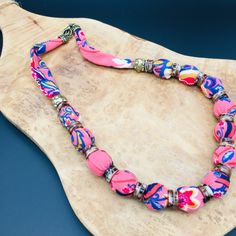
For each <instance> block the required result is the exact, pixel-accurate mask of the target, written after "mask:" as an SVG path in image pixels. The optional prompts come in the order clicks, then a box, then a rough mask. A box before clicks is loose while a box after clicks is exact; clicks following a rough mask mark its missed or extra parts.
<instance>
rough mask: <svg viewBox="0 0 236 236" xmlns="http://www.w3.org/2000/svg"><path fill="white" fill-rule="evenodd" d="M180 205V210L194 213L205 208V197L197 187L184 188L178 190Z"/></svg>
mask: <svg viewBox="0 0 236 236" xmlns="http://www.w3.org/2000/svg"><path fill="white" fill-rule="evenodd" d="M177 193H178V204H177V206H178V207H179V209H180V210H182V211H185V212H188V213H192V212H194V211H196V210H198V209H200V208H202V207H203V206H204V196H203V194H202V192H201V190H200V189H199V188H198V187H195V186H183V187H179V188H177Z"/></svg>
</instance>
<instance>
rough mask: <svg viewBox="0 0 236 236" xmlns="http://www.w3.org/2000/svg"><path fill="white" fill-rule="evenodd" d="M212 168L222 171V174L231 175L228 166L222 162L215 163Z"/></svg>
mask: <svg viewBox="0 0 236 236" xmlns="http://www.w3.org/2000/svg"><path fill="white" fill-rule="evenodd" d="M214 170H218V171H220V172H223V173H224V174H226V175H228V176H229V177H230V176H231V169H230V168H229V167H228V166H226V165H223V164H222V163H219V164H217V165H216V166H215V167H214Z"/></svg>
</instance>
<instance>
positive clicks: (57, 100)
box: [51, 94, 67, 111]
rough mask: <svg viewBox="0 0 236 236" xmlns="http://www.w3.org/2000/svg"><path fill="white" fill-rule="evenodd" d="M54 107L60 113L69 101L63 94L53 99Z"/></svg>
mask: <svg viewBox="0 0 236 236" xmlns="http://www.w3.org/2000/svg"><path fill="white" fill-rule="evenodd" d="M51 101H52V105H53V106H54V107H55V108H56V109H57V110H58V111H59V110H60V109H59V108H61V107H62V106H63V105H64V104H67V99H66V97H64V96H63V95H61V94H58V95H57V96H55V97H53V98H52V99H51Z"/></svg>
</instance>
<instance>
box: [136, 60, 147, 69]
mask: <svg viewBox="0 0 236 236" xmlns="http://www.w3.org/2000/svg"><path fill="white" fill-rule="evenodd" d="M145 61H146V60H145V59H144V58H137V59H135V60H134V69H135V70H136V71H137V72H143V71H144V69H145Z"/></svg>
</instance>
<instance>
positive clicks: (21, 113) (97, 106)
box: [0, 1, 236, 236]
mask: <svg viewBox="0 0 236 236" xmlns="http://www.w3.org/2000/svg"><path fill="white" fill-rule="evenodd" d="M69 23H77V24H79V25H80V26H81V27H82V29H83V30H84V32H85V33H86V35H87V38H88V41H89V43H90V44H91V45H93V46H94V47H96V48H99V49H102V50H103V51H105V52H109V53H112V54H115V55H118V56H120V57H132V58H136V57H144V58H150V59H152V58H154V59H157V58H169V59H171V60H172V61H175V62H178V63H180V64H185V63H190V64H194V65H196V66H198V67H199V69H200V70H202V71H204V72H206V73H208V74H211V75H215V76H218V77H220V78H222V80H223V82H224V85H225V88H226V90H227V91H228V94H229V95H230V97H231V98H232V99H233V100H234V101H236V76H235V75H236V61H233V60H221V59H206V58H196V57H188V56H184V55H181V54H178V53H176V52H173V51H170V50H168V49H166V48H164V47H162V46H160V45H157V44H154V43H152V42H149V41H146V40H143V39H140V38H138V37H135V36H133V35H130V34H129V33H126V32H124V31H122V30H120V29H117V28H115V27H112V26H110V25H107V24H104V23H102V22H99V21H96V20H92V19H86V18H70V19H64V18H52V17H45V16H41V15H37V14H33V13H30V12H28V11H25V10H24V9H22V8H20V7H19V6H17V5H15V4H11V3H10V2H2V1H1V2H0V26H1V29H2V32H3V40H4V41H3V51H2V57H1V60H0V109H1V111H2V113H3V114H4V115H5V116H6V117H7V118H8V119H9V120H10V122H12V123H13V124H14V125H15V126H16V127H18V128H19V129H20V130H21V131H22V132H24V133H25V134H26V135H27V136H28V137H29V138H30V139H32V140H33V141H34V142H35V143H36V144H37V145H38V146H39V147H40V148H41V149H42V150H43V152H44V153H45V154H46V155H47V156H48V158H49V159H50V161H51V162H52V163H53V165H54V166H55V168H56V170H57V171H58V174H59V176H60V179H61V182H62V185H63V187H64V189H65V192H66V195H67V197H68V199H69V202H70V204H71V207H72V208H73V210H74V212H75V214H76V215H77V216H78V218H79V219H80V220H81V222H82V223H83V224H84V225H85V226H86V227H87V228H88V229H89V230H90V231H91V233H93V234H95V235H99V236H101V235H106V236H108V235H135V236H139V235H140V236H141V235H142V236H143V235H206V234H208V235H223V234H225V233H226V232H228V231H230V230H231V229H232V228H234V227H235V226H236V178H235V177H236V173H235V172H233V173H232V178H231V179H232V184H231V188H230V191H229V194H228V195H227V196H225V197H224V198H223V199H220V200H212V201H211V202H209V203H208V204H207V205H206V206H205V208H204V209H201V210H200V211H198V212H196V213H194V214H191V215H188V214H186V213H184V212H181V211H176V210H173V209H168V210H164V211H161V212H153V211H150V210H148V209H147V208H146V207H145V205H144V204H142V203H140V202H138V201H136V200H134V199H132V198H131V199H126V198H122V197H120V196H119V195H117V194H115V193H114V192H112V190H111V189H110V188H109V186H108V184H107V183H106V181H105V180H104V179H103V178H100V177H95V176H94V175H92V174H91V173H90V171H89V170H88V169H87V166H86V163H85V161H84V159H83V158H82V155H80V154H78V153H77V152H76V150H75V149H74V148H73V146H72V144H71V142H70V137H69V135H68V133H67V131H66V130H65V129H63V128H62V126H61V125H60V123H59V121H58V119H57V115H56V111H55V110H54V108H53V107H52V106H51V103H50V101H49V100H47V98H46V97H44V96H43V95H42V94H41V92H40V90H39V89H38V88H37V87H36V84H35V82H34V81H33V79H32V77H31V73H30V67H29V63H30V60H29V50H30V48H31V46H32V45H33V44H35V43H39V42H42V41H45V40H47V39H52V38H55V37H57V36H58V35H59V34H60V33H61V32H62V30H63V29H64V28H65V26H67V24H69ZM44 61H45V62H46V63H47V65H48V66H49V68H51V70H52V73H53V74H54V77H55V78H56V80H57V82H58V85H59V87H60V88H61V90H62V93H63V94H64V95H65V96H66V97H67V98H68V99H69V101H70V102H71V104H73V105H74V106H75V108H76V109H78V110H79V111H80V112H81V114H82V118H83V123H84V125H85V126H86V127H88V128H90V129H91V130H92V131H93V133H94V135H95V137H96V140H97V141H96V143H97V145H98V146H99V147H100V148H103V149H105V150H106V151H107V152H108V153H109V154H110V155H111V156H112V157H113V160H114V163H115V164H116V166H117V167H118V168H120V169H129V170H130V171H132V172H134V173H135V174H136V176H137V177H138V179H139V180H140V181H141V182H144V183H152V182H156V181H159V182H160V183H163V184H165V185H166V186H167V187H169V188H176V187H178V186H182V185H195V184H199V182H200V180H201V178H202V177H203V176H204V175H205V174H206V173H207V171H208V170H210V169H211V168H212V159H211V158H212V152H213V150H214V148H215V147H216V146H217V143H216V142H215V140H214V138H213V127H214V125H215V123H216V119H215V118H214V117H213V114H212V107H213V106H212V102H211V101H210V100H208V99H207V98H205V97H204V96H203V94H202V93H201V92H200V90H199V89H198V88H197V87H187V86H184V85H183V84H181V83H179V82H178V81H177V80H171V81H165V80H160V79H158V78H156V77H155V76H154V75H151V74H145V73H136V72H135V71H132V70H118V69H111V68H103V67H99V66H96V65H93V64H91V63H89V62H88V61H85V60H84V59H83V58H82V57H81V55H80V53H79V50H78V48H77V46H76V44H75V40H71V41H70V42H69V43H68V44H66V45H63V46H62V47H60V48H58V49H57V50H55V51H53V52H52V53H49V54H48V55H45V56H44ZM1 158H4V157H1ZM45 211H47V209H45Z"/></svg>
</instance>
